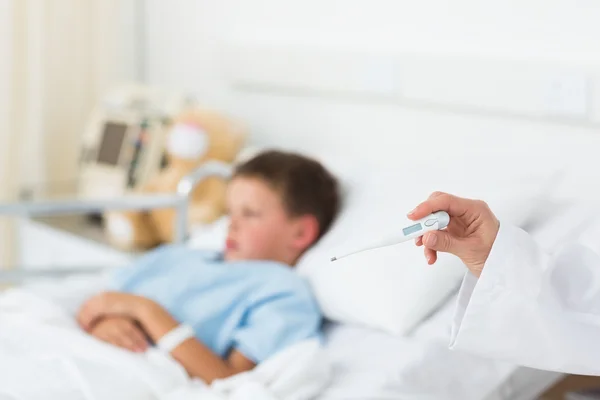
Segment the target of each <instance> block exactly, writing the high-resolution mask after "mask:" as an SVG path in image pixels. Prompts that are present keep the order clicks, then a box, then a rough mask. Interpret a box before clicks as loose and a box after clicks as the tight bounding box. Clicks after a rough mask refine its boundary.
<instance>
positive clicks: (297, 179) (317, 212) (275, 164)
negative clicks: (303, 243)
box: [233, 150, 340, 243]
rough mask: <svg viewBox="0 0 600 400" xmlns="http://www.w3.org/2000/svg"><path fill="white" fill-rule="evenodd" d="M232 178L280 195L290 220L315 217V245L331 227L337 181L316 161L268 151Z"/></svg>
mask: <svg viewBox="0 0 600 400" xmlns="http://www.w3.org/2000/svg"><path fill="white" fill-rule="evenodd" d="M235 177H248V178H259V179H262V180H263V181H265V182H266V183H267V184H268V185H269V186H271V187H272V188H273V189H274V190H276V191H277V192H279V194H280V195H281V198H282V200H283V204H284V207H285V208H286V211H287V212H288V213H289V214H290V215H292V216H301V215H306V214H309V215H314V216H315V217H316V219H317V221H318V223H319V234H318V236H317V239H316V240H315V243H316V242H317V241H318V240H319V239H321V237H323V235H324V234H325V233H326V232H327V231H328V230H329V228H330V227H331V225H332V223H333V221H334V219H335V217H336V216H337V213H338V211H339V207H340V204H339V203H340V199H339V187H338V186H339V185H338V182H337V179H336V178H335V177H334V176H333V175H332V174H331V173H330V172H329V171H328V170H327V169H326V168H325V167H324V166H323V165H322V164H321V163H319V162H318V161H316V160H314V159H311V158H308V157H306V156H303V155H300V154H297V153H292V152H285V151H278V150H269V151H265V152H262V153H260V154H258V155H257V156H255V157H253V158H251V159H250V160H248V161H246V162H244V163H242V164H240V165H238V166H237V168H236V169H235V171H234V173H233V178H235Z"/></svg>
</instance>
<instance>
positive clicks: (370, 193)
mask: <svg viewBox="0 0 600 400" xmlns="http://www.w3.org/2000/svg"><path fill="white" fill-rule="evenodd" d="M465 160H467V159H466V158H465ZM474 160H477V159H476V158H474V157H470V158H469V159H468V160H467V161H466V162H461V160H449V162H444V161H439V162H435V163H427V162H417V163H411V164H412V165H411V166H410V167H408V166H406V165H402V163H401V162H397V165H398V166H399V168H398V169H397V170H396V171H393V170H389V169H384V170H382V169H377V168H374V169H373V168H372V167H366V166H364V165H362V166H361V168H359V169H356V168H355V169H354V170H353V173H352V174H348V175H346V176H343V177H342V180H343V181H344V182H345V183H346V184H347V186H348V187H347V190H348V193H347V196H346V198H345V204H344V207H343V210H342V212H341V215H340V216H339V218H338V220H337V221H336V223H335V224H334V226H333V227H332V229H331V231H330V232H329V233H328V234H327V235H325V237H324V238H323V239H322V240H321V241H320V242H319V243H318V244H317V245H316V246H315V247H314V248H313V249H311V250H310V251H308V252H307V253H306V254H305V255H304V256H303V257H302V259H301V260H300V263H299V265H298V271H299V272H300V273H301V274H302V275H304V276H306V278H307V279H308V280H309V282H310V283H311V285H312V287H313V290H314V292H315V295H316V297H317V300H318V302H319V304H320V306H321V308H322V310H323V312H324V314H325V316H326V317H327V318H328V319H330V320H333V321H337V322H342V323H352V324H357V325H363V326H369V327H371V328H377V329H381V330H384V331H386V332H388V333H391V334H396V335H403V334H406V333H408V332H409V331H410V330H411V329H412V328H413V327H415V325H416V324H418V323H419V322H420V321H421V320H422V319H424V318H425V317H426V316H427V315H429V313H431V312H432V311H434V310H435V308H437V307H438V306H439V305H440V304H441V303H442V302H443V301H444V300H445V299H446V298H447V297H448V296H449V295H450V294H451V293H452V292H453V291H454V290H455V289H456V288H457V287H458V285H459V284H460V281H461V279H462V276H463V275H464V272H465V268H464V266H463V265H462V263H461V262H460V261H459V260H458V259H456V258H455V257H453V256H450V255H446V254H440V255H439V259H438V262H437V263H436V264H435V265H434V266H428V265H427V263H426V261H425V258H424V256H423V251H422V249H421V248H418V247H416V246H414V244H412V243H404V244H400V245H398V246H393V247H389V248H385V249H379V250H374V251H370V252H366V253H362V254H357V255H354V256H351V257H348V258H343V259H340V260H337V261H335V262H333V263H332V262H331V261H330V259H331V257H332V256H335V255H340V254H343V253H345V252H348V251H351V250H353V249H355V248H358V247H361V245H362V244H366V243H371V242H373V241H374V240H377V239H380V238H383V237H388V236H390V235H397V234H398V232H399V230H400V228H401V226H403V225H404V224H406V223H407V222H408V219H407V218H406V216H405V215H406V213H407V212H408V211H410V210H411V209H412V208H413V207H414V206H415V205H417V204H418V203H419V202H421V201H423V200H425V199H426V198H427V196H428V195H429V194H430V193H431V192H433V191H435V190H443V191H448V192H451V193H454V194H456V195H459V196H464V197H472V198H480V199H483V200H486V201H487V202H488V204H490V207H491V208H492V210H493V211H494V212H495V213H496V215H498V217H499V218H500V219H501V221H504V222H505V223H511V224H516V225H521V224H523V223H524V222H525V221H526V220H527V217H528V215H529V214H530V212H531V211H532V210H533V209H534V208H535V206H536V199H537V198H538V197H539V196H543V192H544V191H545V190H547V188H548V182H549V180H550V179H551V177H552V176H553V175H554V173H555V171H553V170H552V169H551V168H548V167H547V166H543V167H540V168H537V169H536V168H529V169H528V170H526V171H525V170H522V169H518V168H517V169H511V168H509V169H506V167H504V168H502V162H508V163H511V164H512V163H515V162H516V160H515V159H514V158H513V159H505V156H501V157H497V159H494V158H493V157H491V156H489V155H488V156H485V157H482V158H479V159H478V160H477V161H478V162H479V164H481V165H479V164H478V163H477V161H475V162H474ZM447 161H448V160H447ZM520 161H521V162H523V163H526V162H527V160H524V159H523V160H520ZM326 164H327V163H326ZM523 165H525V164H520V167H522V166H523ZM440 166H442V167H441V168H440ZM357 171H359V172H357ZM525 172H526V173H525Z"/></svg>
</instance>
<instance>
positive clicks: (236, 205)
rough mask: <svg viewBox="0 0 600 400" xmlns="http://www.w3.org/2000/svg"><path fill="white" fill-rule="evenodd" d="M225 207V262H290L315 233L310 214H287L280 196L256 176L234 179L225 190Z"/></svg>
mask: <svg viewBox="0 0 600 400" xmlns="http://www.w3.org/2000/svg"><path fill="white" fill-rule="evenodd" d="M227 208H228V212H229V218H230V225H229V231H228V235H227V242H226V244H225V259H226V260H228V261H234V260H272V261H279V262H282V263H285V264H288V265H293V264H294V263H295V262H296V260H297V259H298V257H299V256H300V255H301V254H302V252H303V251H304V250H306V249H307V248H308V247H309V246H310V244H311V243H312V242H313V241H314V240H315V238H316V237H317V234H318V224H317V222H316V219H315V218H314V217H312V216H301V217H291V216H289V215H288V213H287V211H286V209H285V207H284V204H283V201H282V199H281V196H280V195H279V194H278V193H277V192H276V191H275V190H273V189H271V188H270V187H269V186H268V185H267V184H266V183H265V182H264V181H263V180H261V179H259V178H251V177H236V178H234V179H233V180H232V181H231V182H230V183H229V186H228V189H227Z"/></svg>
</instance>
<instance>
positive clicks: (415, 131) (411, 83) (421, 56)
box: [145, 0, 600, 158]
mask: <svg viewBox="0 0 600 400" xmlns="http://www.w3.org/2000/svg"><path fill="white" fill-rule="evenodd" d="M146 7H147V18H146V23H147V27H146V29H147V42H146V46H145V53H146V60H147V65H146V71H147V80H148V82H150V83H153V84H159V85H165V86H171V87H175V88H179V89H181V90H192V91H193V92H195V93H196V94H197V95H198V97H199V98H200V99H201V100H203V101H205V102H206V103H208V104H210V105H212V106H216V107H220V108H224V109H226V110H228V111H229V112H232V113H234V114H235V115H237V116H239V117H241V118H243V120H244V121H246V122H247V123H249V125H250V127H251V128H252V131H253V133H252V139H253V141H254V142H256V143H259V144H269V145H282V146H286V147H293V148H298V149H302V150H304V149H306V150H312V149H315V148H317V147H320V148H326V149H329V151H331V152H337V151H343V152H350V153H355V154H357V155H360V154H361V153H364V152H365V150H366V149H370V150H371V153H375V154H377V155H378V157H380V158H381V157H383V156H388V157H390V158H391V157H393V156H395V155H397V154H405V153H406V152H414V151H416V150H418V149H419V148H422V147H423V145H424V143H426V144H427V145H429V146H438V147H442V148H447V149H448V152H452V151H454V150H455V149H460V150H461V151H464V149H465V148H466V147H469V148H473V149H477V148H479V149H490V148H493V149H513V150H514V149H521V150H522V151H524V152H531V154H532V155H533V156H537V155H538V154H541V153H546V154H547V153H550V154H552V153H556V154H557V155H559V156H561V157H570V156H577V154H579V153H580V152H583V151H587V150H592V149H593V148H594V146H593V145H596V144H600V134H599V133H600V132H599V129H598V128H599V127H600V101H599V100H598V98H599V97H598V96H599V95H600V83H599V82H600V79H599V73H600V51H599V49H600V47H599V43H600V42H599V40H598V39H599V38H600V25H599V24H598V23H597V21H599V20H600V3H598V2H596V1H595V0H578V1H574V0H545V1H542V0H520V1H517V0H511V1H501V2H500V1H497V2H482V1H478V0H461V1H443V0H423V1H408V0H406V1H404V0H402V1H401V0H304V1H281V0H256V1H245V0H220V1H208V0H176V1H170V2H164V1H161V0H148V1H147V2H146ZM336 52H341V53H342V55H341V56H339V57H337V56H335V53H336ZM368 53H376V54H377V56H375V57H374V56H371V55H368ZM332 54H333V55H332ZM397 57H400V60H399V61H398V60H396V59H395V58H397ZM392 59H394V60H395V61H394V62H396V64H394V68H397V69H396V70H394V72H393V73H392V74H391V75H393V78H390V77H389V76H388V77H387V78H386V74H387V75H390V73H389V68H390V65H391V64H390V60H392ZM287 60H292V62H291V63H287V62H286V61H287ZM358 64H360V65H362V66H363V67H361V68H363V69H364V68H366V69H364V70H363V71H362V72H361V71H356V70H352V68H354V69H356V68H357V67H356V65H358ZM365 65H367V66H369V65H370V67H364V66H365ZM398 65H399V66H398ZM407 65H408V67H407ZM369 68H370V70H369ZM348 71H350V72H348ZM361 74H362V75H361ZM374 76H375V77H374ZM377 76H379V77H377ZM381 76H383V78H381ZM538 76H541V78H538ZM352 77H358V80H363V83H362V87H358V89H364V90H363V92H362V93H358V94H357V93H349V92H347V91H344V86H348V84H349V82H352ZM532 78H533V79H532ZM382 79H383V80H382ZM555 79H559V82H558V83H562V84H564V83H565V81H562V79H566V84H567V85H571V86H574V87H573V88H572V90H571V92H573V91H574V92H575V94H573V93H571V96H575V98H573V99H571V100H572V101H571V102H570V103H567V104H558V105H557V104H556V102H557V101H556V99H554V100H553V97H552V94H550V95H549V94H548V93H546V92H547V91H548V90H549V88H550V87H551V86H552V85H553V83H554V80H555ZM584 79H588V80H587V81H584ZM331 82H333V84H331ZM581 82H585V83H586V85H585V87H583V88H582V87H581V85H583V84H582V83H581ZM395 84H398V86H399V88H398V90H397V91H394V92H393V93H389V92H386V90H387V89H388V88H389V86H393V85H395ZM360 85H361V83H359V86H360ZM359 92H360V90H359ZM582 93H583V95H582ZM379 95H380V96H379ZM582 96H584V97H585V98H584V99H583V100H584V101H585V104H583V105H582V103H581V102H582V101H583V100H582ZM559 103H560V102H559ZM583 106H585V107H587V111H586V112H585V113H584V112H583V111H582V110H581V108H582V107H583ZM556 107H558V110H556ZM590 135H591V136H590ZM578 137H581V141H577V139H576V140H575V141H573V138H578ZM573 143H586V145H585V146H584V145H582V146H577V147H575V148H574V147H573ZM589 144H592V145H589Z"/></svg>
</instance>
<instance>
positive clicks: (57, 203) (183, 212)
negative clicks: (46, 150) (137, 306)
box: [0, 161, 233, 283]
mask: <svg viewBox="0 0 600 400" xmlns="http://www.w3.org/2000/svg"><path fill="white" fill-rule="evenodd" d="M232 170H233V167H232V166H231V165H230V164H227V163H224V162H221V161H207V162H206V163H204V164H202V165H201V166H200V167H198V168H197V169H195V170H194V171H192V172H191V173H190V174H188V175H186V176H185V177H184V178H183V179H182V180H181V181H180V182H179V184H178V186H177V191H176V193H175V194H173V195H135V196H125V197H121V198H116V199H76V198H74V199H67V200H48V201H23V202H13V203H0V215H3V216H55V215H75V214H91V213H103V212H105V211H109V210H152V209H157V208H170V207H172V208H175V209H176V218H175V242H176V243H183V242H184V241H185V240H186V239H187V235H188V229H189V226H188V219H187V218H188V205H189V200H190V195H191V193H192V191H193V190H194V188H196V187H197V186H198V184H200V183H201V182H202V181H203V180H205V179H207V178H210V177H219V178H225V179H227V178H229V177H230V176H231V173H232ZM86 271H87V270H86ZM77 272H79V271H78V270H73V269H64V268H60V269H59V268H51V269H44V270H43V271H25V270H23V269H20V268H18V269H16V270H15V269H13V270H5V271H2V270H0V283H7V282H9V281H10V282H16V281H22V280H27V279H30V278H35V277H47V276H57V277H58V276H64V275H68V274H74V273H77ZM88 272H89V271H88Z"/></svg>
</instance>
